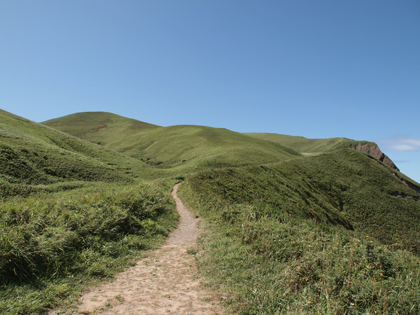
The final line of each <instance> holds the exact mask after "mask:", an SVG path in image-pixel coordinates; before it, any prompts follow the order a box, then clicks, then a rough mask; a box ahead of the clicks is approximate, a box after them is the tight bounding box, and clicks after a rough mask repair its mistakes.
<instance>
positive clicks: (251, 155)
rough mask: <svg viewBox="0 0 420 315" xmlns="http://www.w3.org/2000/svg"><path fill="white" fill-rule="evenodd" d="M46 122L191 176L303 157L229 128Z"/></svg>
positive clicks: (106, 118)
mask: <svg viewBox="0 0 420 315" xmlns="http://www.w3.org/2000/svg"><path fill="white" fill-rule="evenodd" d="M43 124H45V125H47V126H51V127H54V128H57V129H59V130H62V131H64V132H67V133H69V134H72V135H74V136H78V137H81V138H83V139H85V140H88V141H92V142H95V143H100V144H101V145H103V146H104V147H106V148H109V149H112V150H115V151H118V152H122V153H124V154H126V155H129V156H131V157H134V158H137V159H141V160H143V161H145V162H146V163H148V164H149V165H152V166H155V167H158V168H160V169H167V168H174V167H177V168H178V169H180V170H183V171H185V172H191V171H194V170H196V169H197V168H200V167H222V166H239V165H250V164H262V163H273V162H279V161H282V160H285V159H289V158H293V157H296V156H299V155H300V154H299V153H297V152H296V151H294V150H292V149H290V148H287V147H285V146H283V145H280V144H276V143H273V142H270V141H265V140H260V139H255V138H253V137H249V136H246V135H243V134H240V133H237V132H233V131H229V130H227V129H220V128H211V127H203V126H171V127H157V126H154V125H149V124H145V123H143V122H139V121H136V120H132V119H128V118H122V117H120V116H117V115H113V114H108V113H78V114H73V115H69V116H65V117H62V118H57V119H54V120H50V121H46V122H43Z"/></svg>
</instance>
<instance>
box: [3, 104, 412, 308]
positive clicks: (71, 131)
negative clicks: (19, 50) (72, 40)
mask: <svg viewBox="0 0 420 315" xmlns="http://www.w3.org/2000/svg"><path fill="white" fill-rule="evenodd" d="M53 128H56V129H53ZM59 130H60V131H59ZM359 144H367V145H368V146H375V144H374V143H370V142H366V141H355V140H350V139H345V138H333V139H306V138H303V137H293V136H286V135H277V134H241V133H236V132H232V131H229V130H226V129H221V128H211V127H205V126H171V127H160V126H156V125H151V124H148V123H144V122H140V121H137V120H133V119H128V118H125V117H121V116H118V115H114V114H110V113H103V112H93V113H78V114H73V115H69V116H65V117H61V118H57V119H54V120H50V121H47V122H45V123H43V125H41V124H37V123H34V122H31V121H29V120H26V119H24V118H21V117H18V116H15V115H13V114H10V113H7V112H4V111H0V165H1V169H0V188H1V198H2V200H1V209H2V222H1V224H0V238H1V240H2V243H1V244H0V295H1V296H2V299H1V300H0V311H2V312H3V313H6V314H7V313H10V314H33V313H42V312H44V311H46V310H48V309H49V308H50V307H52V306H54V305H56V304H57V303H59V302H58V301H59V300H60V299H62V297H66V298H70V300H71V297H72V296H73V300H74V299H77V296H78V292H80V290H81V289H82V288H83V286H84V285H87V284H88V283H90V281H92V279H95V278H97V279H100V278H103V277H108V276H110V275H112V274H113V273H114V272H116V271H117V270H118V269H119V268H122V266H127V264H128V263H129V261H130V259H131V258H133V257H136V256H138V255H140V254H141V251H142V250H144V249H148V248H153V247H154V246H157V245H158V244H161V242H162V241H163V240H164V237H165V236H166V235H167V233H168V232H169V231H170V229H172V228H173V227H174V226H175V225H176V223H177V216H176V213H175V212H174V206H173V201H172V200H171V198H170V189H171V186H172V184H173V183H175V182H176V181H178V180H181V179H185V181H184V183H183V184H182V185H181V187H180V191H179V194H180V195H181V197H182V198H183V200H184V201H185V202H186V203H187V204H188V206H189V207H190V209H192V210H193V211H197V212H198V213H199V215H201V216H202V217H203V218H204V219H205V220H204V224H205V226H206V229H205V233H204V234H203V236H202V238H201V240H200V245H199V246H200V247H201V248H202V249H205V251H204V254H203V255H200V256H199V257H198V256H197V262H198V264H199V270H200V272H201V275H202V276H203V277H204V279H206V281H207V282H208V285H211V286H214V287H215V288H216V289H217V290H218V291H220V292H224V293H225V294H226V295H227V296H228V299H227V302H226V303H227V305H228V306H229V307H230V308H231V309H232V310H233V313H235V314H288V313H289V314H290V313H292V314H293V313H295V314H298V313H299V314H305V313H306V314H374V313H381V314H418V313H419V312H420V309H419V304H418V297H419V296H420V274H419V272H418V270H420V261H419V254H420V242H419V239H420V230H419V226H420V194H419V193H418V192H417V191H416V187H418V186H420V185H419V184H418V183H416V182H414V181H412V180H411V179H409V178H408V177H406V176H405V175H404V174H401V173H400V172H399V171H398V170H396V169H393V168H391V167H389V166H387V165H385V164H384V163H382V162H381V161H380V160H377V159H375V158H373V157H372V156H371V155H368V154H365V153H362V152H359V151H356V150H351V149H349V148H350V147H356V145H359ZM145 180H147V182H146V181H145ZM410 187H411V188H410ZM198 250H200V248H198V249H197V251H198ZM22 296H26V298H21V297H22Z"/></svg>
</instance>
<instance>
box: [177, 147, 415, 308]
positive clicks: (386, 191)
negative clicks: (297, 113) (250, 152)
mask: <svg viewBox="0 0 420 315" xmlns="http://www.w3.org/2000/svg"><path fill="white" fill-rule="evenodd" d="M349 155H350V156H349ZM344 157H345V158H344ZM343 161H346V162H343ZM370 163H373V165H370ZM368 165H370V166H368ZM314 166H316V167H314ZM369 167H372V168H373V169H374V171H372V172H373V173H374V174H373V175H371V174H370V173H369V172H368V171H366V172H365V173H364V172H363V170H365V169H366V170H368V169H369ZM375 168H376V169H375ZM375 172H376V173H375ZM344 174H345V175H346V176H344ZM393 177H394V176H393V175H392V173H391V172H390V171H389V169H388V168H387V167H385V166H383V165H382V164H379V163H378V162H375V161H372V160H370V159H369V158H368V157H366V156H364V155H362V154H361V153H358V152H354V153H353V152H349V151H347V150H345V151H341V152H336V153H333V154H331V155H323V156H318V157H311V158H305V159H301V160H293V161H288V162H283V163H281V164H277V165H270V166H264V167H260V166H258V167H257V166H255V167H244V168H235V169H224V170H217V171H212V172H210V171H206V172H198V173H196V174H194V175H193V176H190V177H188V178H187V180H186V181H185V182H184V183H183V185H181V188H180V190H179V195H180V196H181V198H182V199H183V200H184V202H186V203H187V204H188V206H189V207H191V208H194V209H196V210H197V211H198V212H199V214H200V215H202V216H203V217H204V218H206V219H207V221H209V222H210V224H209V225H208V226H207V228H208V230H209V231H210V232H209V233H207V234H204V235H203V237H202V240H201V244H200V246H201V247H202V248H203V249H204V250H205V251H204V253H205V254H204V255H201V256H200V257H198V258H197V260H198V262H199V266H200V271H201V273H202V274H203V275H204V276H205V278H206V279H207V282H208V284H209V285H211V286H214V287H215V288H216V289H217V290H220V291H222V292H227V295H228V298H227V300H226V304H227V305H230V307H231V308H232V310H233V312H234V313H237V314H419V313H420V307H419V305H420V303H419V302H420V271H419V270H420V261H419V257H418V256H416V255H414V254H413V252H414V253H416V250H415V248H413V247H412V246H413V245H415V244H417V243H416V242H417V241H418V237H417V234H416V233H417V232H416V231H417V230H416V223H415V222H417V221H416V220H418V214H419V211H418V208H416V207H418V204H416V202H418V196H417V195H416V193H415V192H411V191H410V190H409V188H407V187H406V186H404V185H403V184H401V183H400V182H399V181H398V179H395V181H394V180H393ZM383 179H386V180H383ZM361 186H362V187H363V188H361ZM357 190H359V191H357ZM393 191H399V192H400V193H404V195H405V196H406V197H405V198H404V199H402V198H400V199H398V200H399V207H406V208H403V209H400V210H399V213H398V214H394V215H395V216H394V217H392V213H393V212H395V211H394V209H393V205H394V202H393V200H394V199H393V198H398V197H395V194H393V193H392V192H393ZM375 195H376V197H375V198H374V199H372V200H371V199H368V200H363V198H372V196H375ZM378 196H380V198H381V200H378V198H379V197H378ZM373 200H375V202H376V203H377V207H376V208H375V209H376V211H377V212H378V215H379V214H382V221H381V226H382V229H383V228H385V227H387V226H388V227H392V226H395V225H392V224H399V222H393V219H392V218H394V219H397V218H399V217H400V216H403V214H402V213H405V214H404V220H406V219H407V218H409V217H410V218H411V219H412V220H413V224H411V225H408V224H407V227H408V228H407V229H406V230H405V231H399V230H398V229H390V233H389V235H388V236H387V237H385V236H384V235H383V233H384V231H383V230H382V229H377V230H380V231H376V232H375V229H374V228H373V227H371V226H370V225H371V224H372V223H368V222H373V220H374V218H375V217H376V214H375V216H374V217H373V218H372V217H369V216H372V215H374V213H372V212H367V213H366V211H365V212H363V210H364V209H366V208H365V207H366V205H369V204H370V202H373ZM402 200H405V202H406V203H404V201H402ZM403 205H404V206H403ZM380 207H383V208H380ZM351 211H353V212H351ZM404 211H405V212H404ZM350 213H351V214H352V217H351V216H350V215H349V214H350ZM361 218H362V219H361ZM358 220H361V221H358ZM363 220H365V221H364V222H363ZM404 222H406V221H404ZM370 232H373V233H370ZM405 235H407V239H404V237H405ZM389 240H391V242H388V241H389ZM393 240H394V242H392V241H393ZM398 240H400V241H398ZM410 250H411V251H410Z"/></svg>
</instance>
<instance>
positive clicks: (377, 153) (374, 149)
mask: <svg viewBox="0 0 420 315" xmlns="http://www.w3.org/2000/svg"><path fill="white" fill-rule="evenodd" d="M352 149H354V150H357V151H360V152H363V153H366V154H369V155H371V156H373V157H374V158H375V159H377V160H379V161H381V162H383V163H384V164H385V165H388V166H389V167H391V168H393V169H395V170H397V171H399V169H398V167H397V166H396V165H395V164H394V162H392V160H391V159H390V158H389V157H388V156H386V155H385V154H384V153H383V152H382V151H381V150H380V149H379V147H378V146H377V145H368V144H361V143H359V144H358V145H357V146H356V147H352Z"/></svg>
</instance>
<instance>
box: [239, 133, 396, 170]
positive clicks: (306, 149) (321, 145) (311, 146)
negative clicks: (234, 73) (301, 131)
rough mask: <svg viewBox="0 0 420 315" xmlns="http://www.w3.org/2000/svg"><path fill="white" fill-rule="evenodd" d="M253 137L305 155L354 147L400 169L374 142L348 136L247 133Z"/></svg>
mask: <svg viewBox="0 0 420 315" xmlns="http://www.w3.org/2000/svg"><path fill="white" fill-rule="evenodd" d="M246 135H249V136H251V137H254V138H257V139H263V140H267V141H272V142H275V143H278V144H282V145H284V146H286V147H289V148H292V149H294V150H296V151H299V152H301V153H302V154H304V155H316V154H321V153H324V152H330V151H334V150H338V149H348V148H351V149H354V150H357V151H360V152H363V153H366V154H369V155H371V156H373V157H374V158H375V159H378V160H380V161H381V162H384V163H385V164H386V165H388V166H390V167H391V168H393V169H396V170H397V171H399V169H398V167H397V166H396V165H395V164H394V162H393V161H392V160H391V159H390V158H389V157H388V156H386V155H385V154H384V153H383V152H382V151H381V150H380V149H379V147H378V145H377V144H376V143H374V142H369V141H356V140H351V139H347V138H329V139H308V138H305V137H299V136H288V135H281V134H275V133H247V134H246Z"/></svg>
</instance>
